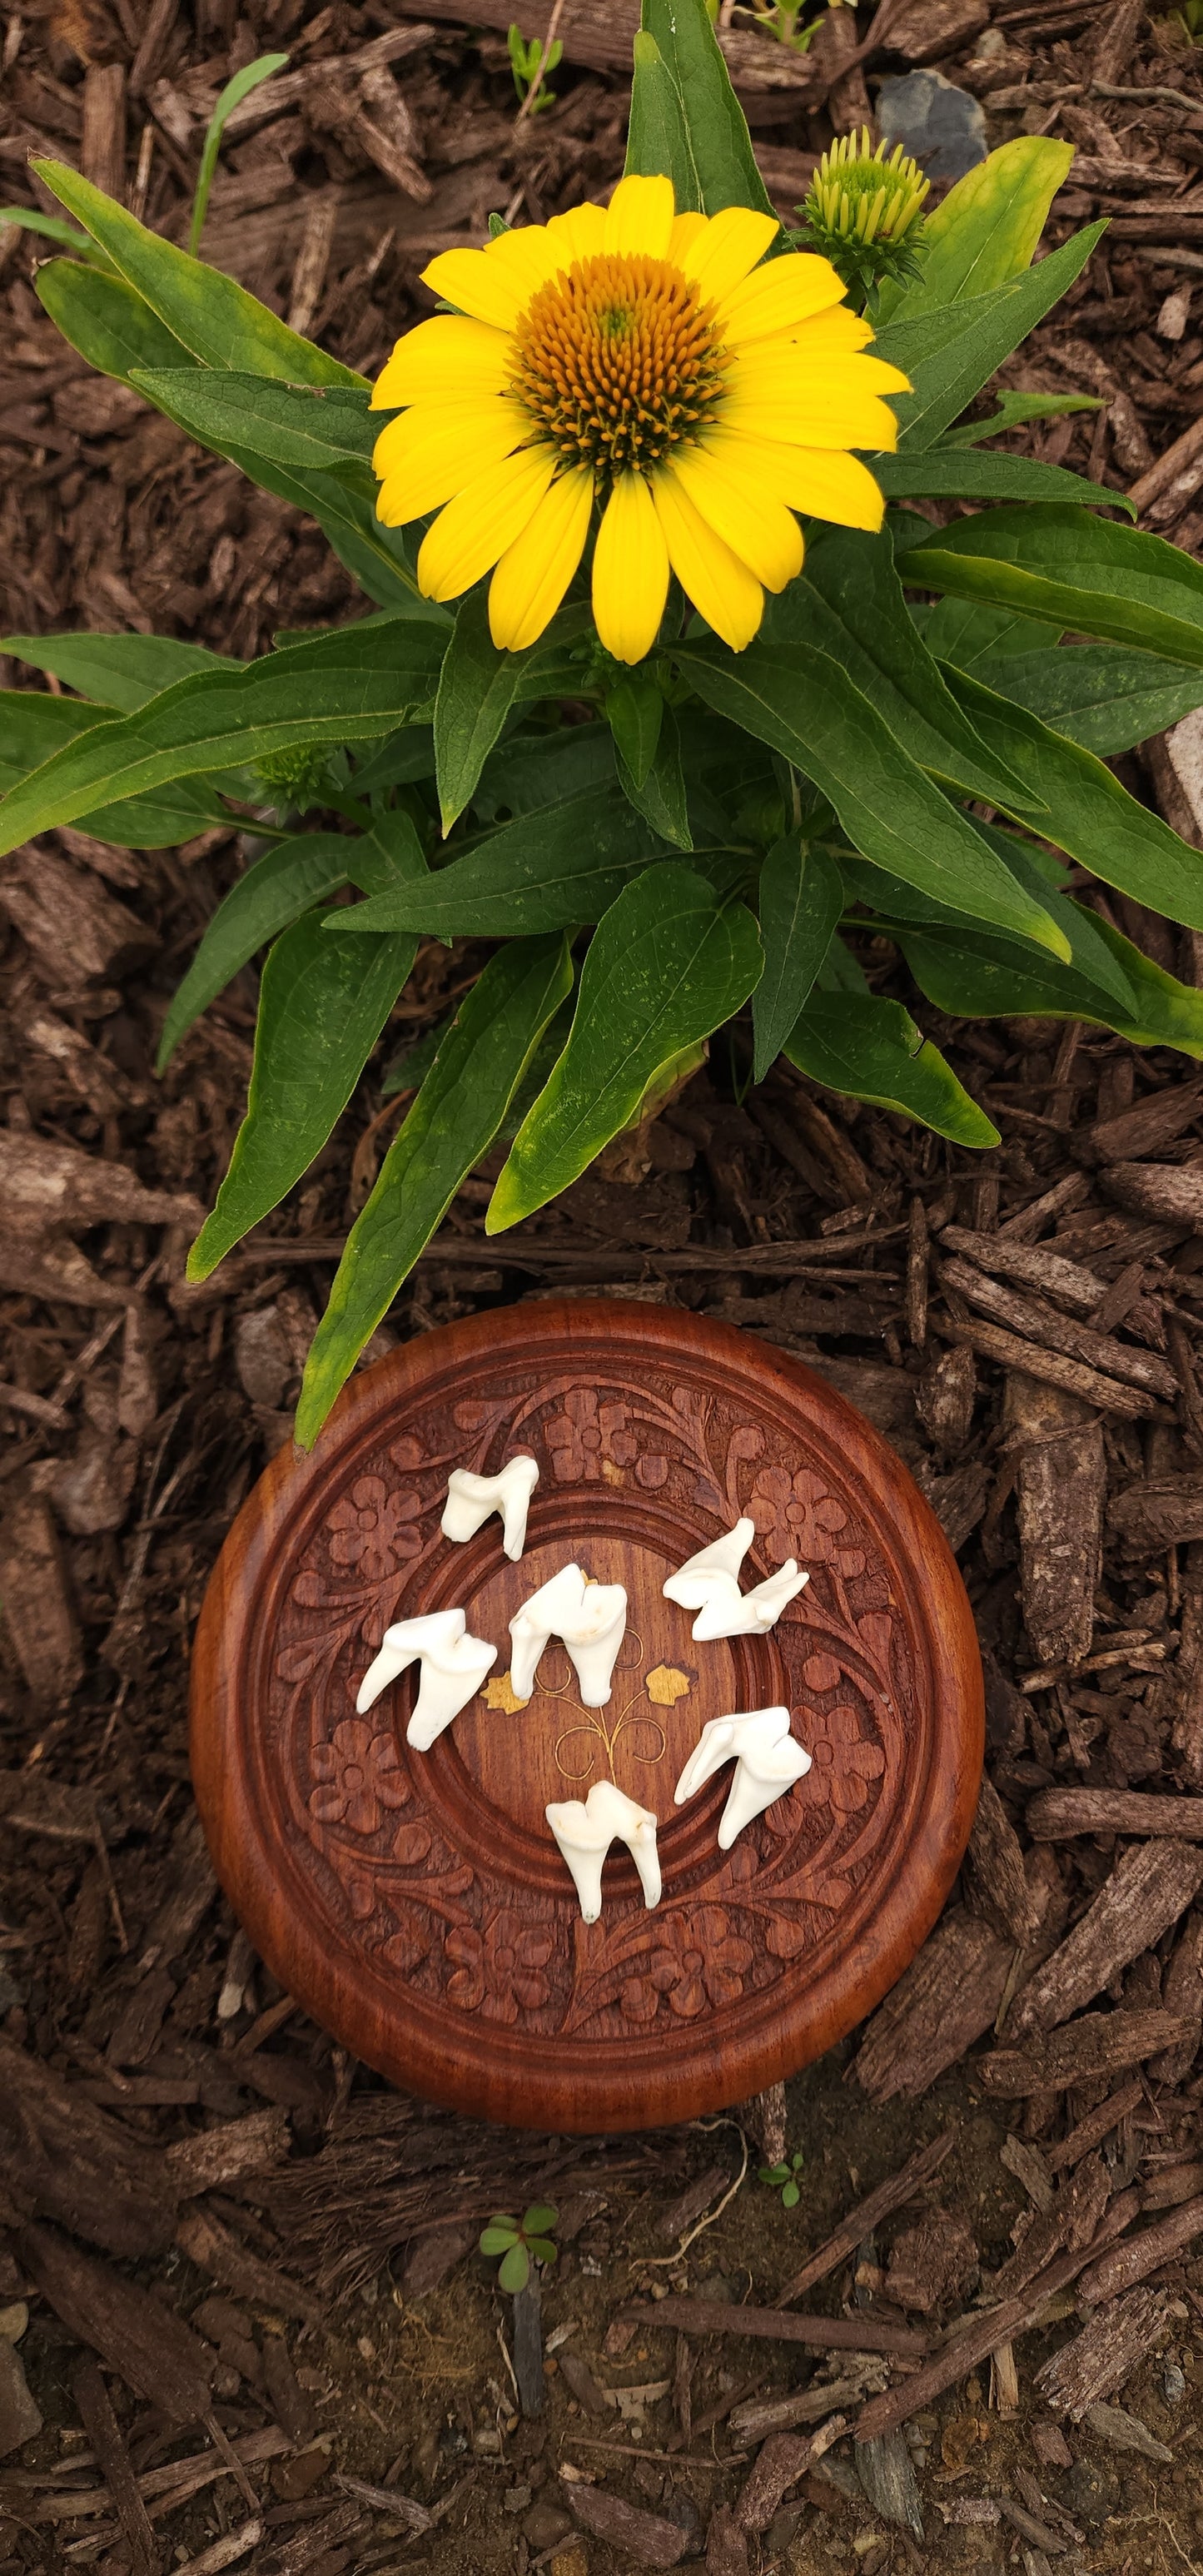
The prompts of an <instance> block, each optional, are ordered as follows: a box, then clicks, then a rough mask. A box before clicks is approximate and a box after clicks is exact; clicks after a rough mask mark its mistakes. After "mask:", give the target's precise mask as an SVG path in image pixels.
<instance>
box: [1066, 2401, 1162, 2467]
mask: <svg viewBox="0 0 1203 2576" xmlns="http://www.w3.org/2000/svg"><path fill="white" fill-rule="evenodd" d="M1083 2420H1084V2422H1085V2423H1087V2424H1089V2426H1090V2430H1091V2432H1092V2433H1093V2434H1094V2435H1095V2438H1096V2440H1098V2441H1100V2442H1108V2443H1110V2445H1111V2447H1112V2449H1113V2450H1116V2451H1138V2452H1139V2453H1140V2455H1141V2457H1142V2459H1146V2460H1161V2461H1165V2462H1168V2461H1170V2460H1172V2459H1173V2456H1174V2454H1173V2452H1172V2451H1171V2450H1170V2448H1169V2445H1168V2443H1166V2442H1159V2441H1158V2440H1157V2438H1156V2435H1155V2434H1153V2433H1150V2431H1149V2428H1148V2425H1147V2424H1142V2423H1141V2420H1140V2417H1139V2415H1129V2413H1128V2410H1127V2407H1126V2406H1107V2405H1105V2404H1104V2403H1103V2402H1102V2401H1101V2400H1098V2401H1097V2402H1096V2403H1095V2404H1094V2405H1093V2406H1088V2407H1087V2409H1086V2413H1085V2416H1084V2418H1083Z"/></svg>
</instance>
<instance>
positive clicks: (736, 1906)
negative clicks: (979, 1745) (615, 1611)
mask: <svg viewBox="0 0 1203 2576" xmlns="http://www.w3.org/2000/svg"><path fill="white" fill-rule="evenodd" d="M605 1367H606V1364H605V1361H604V1360H602V1359H599V1363H598V1368H599V1371H600V1375H599V1374H597V1373H594V1374H591V1375H590V1376H589V1377H588V1378H586V1377H585V1376H583V1375H582V1374H581V1373H579V1372H577V1373H565V1374H564V1375H562V1376H560V1377H557V1378H555V1379H554V1380H552V1381H550V1382H548V1381H547V1380H546V1379H543V1380H541V1382H540V1384H539V1387H538V1391H537V1392H535V1391H532V1389H531V1387H530V1384H529V1377H528V1376H527V1377H523V1375H522V1372H521V1371H520V1370H519V1369H518V1367H517V1365H516V1364H515V1363H512V1362H510V1363H507V1364H506V1365H504V1366H503V1367H502V1369H501V1370H500V1372H499V1374H500V1376H501V1377H502V1379H503V1380H504V1379H505V1378H506V1377H507V1376H508V1378H509V1379H510V1381H511V1383H510V1384H509V1385H508V1387H506V1389H505V1391H504V1392H501V1393H498V1394H496V1395H490V1396H489V1398H488V1399H484V1400H467V1399H465V1400H461V1401H460V1402H458V1403H456V1404H455V1405H454V1406H453V1408H452V1420H453V1422H454V1425H455V1432H456V1437H455V1440H454V1443H453V1445H452V1446H451V1447H448V1446H447V1445H446V1400H445V1397H444V1396H443V1395H442V1394H441V1393H440V1391H439V1390H437V1389H431V1390H429V1391H427V1392H426V1393H425V1394H423V1395H422V1396H420V1397H419V1398H418V1400H417V1402H416V1403H415V1404H414V1405H413V1406H412V1407H411V1408H410V1409H409V1410H407V1414H406V1427H405V1430H404V1432H403V1433H400V1432H399V1433H398V1435H397V1436H396V1437H394V1438H392V1439H391V1440H389V1439H388V1438H386V1437H381V1439H380V1440H379V1441H378V1443H377V1446H376V1448H375V1449H374V1450H373V1451H372V1452H371V1454H370V1455H369V1456H368V1458H367V1460H366V1463H365V1460H364V1458H363V1457H358V1458H356V1459H355V1460H353V1461H348V1462H347V1464H346V1465H345V1467H344V1469H343V1480H342V1483H341V1487H340V1489H339V1490H338V1491H336V1492H335V1493H334V1494H333V1496H332V1499H331V1501H330V1504H329V1506H328V1508H327V1509H326V1511H325V1513H324V1515H323V1518H322V1521H321V1523H320V1525H319V1527H318V1529H317V1530H316V1532H315V1535H314V1537H313V1538H312V1539H311V1541H310V1543H309V1545H308V1547H307V1549H306V1550H305V1553H304V1555H303V1557H302V1560H301V1562H300V1565H299V1567H298V1570H297V1571H296V1573H295V1574H294V1576H293V1579H292V1582H291V1584H290V1587H289V1591H288V1595H287V1600H286V1601H284V1602H283V1603H282V1605H281V1611H280V1617H279V1624H278V1633H277V1635H276V1637H275V1638H273V1639H272V1640H271V1649H272V1651H271V1672H272V1686H271V1692H270V1701H269V1708H268V1712H267V1718H266V1723H267V1726H268V1729H269V1733H270V1734H271V1736H272V1737H273V1738H274V1742H273V1745H272V1753H273V1759H272V1760H271V1762H270V1764H269V1766H268V1770H269V1776H270V1778H271V1780H272V1783H273V1788H274V1789H275V1791H276V1793H277V1794H278V1796H279V1797H280V1799H281V1800H282V1801H284V1802H285V1804H284V1806H283V1809H282V1812H281V1815H280V1818H279V1821H280V1823H281V1825H282V1826H283V1829H284V1832H285V1834H286V1837H287V1839H288V1842H289V1844H290V1847H291V1848H292V1850H293V1852H294V1854H299V1855H300V1856H301V1866H302V1869H303V1872H304V1874H305V1876H306V1879H307V1882H308V1886H309V1890H310V1894H311V1899H312V1904H313V1908H314V1916H315V1919H317V1920H320V1919H322V1918H323V1917H324V1918H325V1919H327V1920H329V1921H330V1923H331V1925H332V1932H333V1934H334V1935H335V1936H337V1937H338V1938H340V1939H343V1940H345V1939H347V1938H348V1937H350V1938H351V1939H353V1941H354V1942H355V1944H356V1946H357V1947H359V1948H360V1949H361V1950H362V1951H364V1952H365V1953H366V1954H369V1955H371V1956H372V1957H373V1958H374V1960H375V1962H376V1964H377V1965H378V1966H381V1967H383V1969H384V1970H386V1971H387V1972H389V1973H390V1974H392V1975H393V1976H395V1977H396V1979H397V1981H398V1984H399V1986H402V1987H408V1988H409V1989H410V1990H411V1991H412V1992H413V1993H414V1994H415V1996H418V1995H420V1996H421V1997H423V1998H424V1999H425V2000H426V2002H427V2003H428V2004H431V2003H436V2004H438V2005H439V2006H440V2007H449V2008H450V2009H451V2010H452V2011H460V2012H464V2013H470V2014H474V2015H483V2016H484V2017H485V2018H487V2019H492V2020H494V2021H496V2022H500V2023H503V2024H506V2025H509V2026H519V2027H521V2028H523V2029H526V2030H528V2031H530V2032H531V2033H533V2034H538V2035H539V2036H541V2037H544V2038H546V2037H549V2036H552V2035H554V2034H559V2035H560V2037H561V2038H562V2039H565V2040H568V2039H576V2038H578V2037H581V2038H583V2037H585V2036H587V2035H591V2034H599V2033H603V2032H604V2033H606V2034H607V2035H609V2036H615V2035H617V2034H619V2033H621V2032H623V2031H626V2030H630V2029H631V2028H632V2027H634V2028H636V2029H638V2030H639V2031H641V2032H645V2033H650V2032H651V2030H652V2029H653V2027H654V2025H655V2024H656V2023H657V2021H659V2023H660V2025H661V2028H663V2029H667V2028H668V2027H671V2026H672V2025H674V2024H676V2023H678V2022H686V2023H687V2022H689V2021H692V2020H695V2019H697V2018H698V2017H700V2016H702V2015H708V2016H709V2017H710V2018H711V2020H713V2018H714V2017H715V2016H718V2017H720V2018H721V2016H722V2014H723V2013H724V2012H725V2011H726V2010H728V2009H729V2008H730V2007H732V2006H734V2005H736V2004H738V2003H739V2002H740V2001H741V1998H744V1997H746V1996H748V1995H750V1994H755V1995H759V1994H761V1993H763V1992H764V1991H765V1990H766V1989H769V1988H771V1987H773V1986H774V1985H775V1984H777V1983H779V1981H780V1980H782V1979H783V1978H788V1977H789V1975H790V1973H791V1970H792V1969H794V1967H795V1963H797V1962H798V1961H799V1960H801V1959H802V1958H803V1956H804V1955H805V1956H806V1957H807V1961H808V1968H809V1967H812V1966H813V1963H814V1954H815V1952H816V1951H817V1950H823V1951H826V1950H827V1949H828V1947H829V1945H830V1943H831V1942H832V1941H833V1940H835V1939H838V1935H839V1918H840V1916H841V1913H842V1912H843V1911H844V1909H845V1908H846V1907H847V1906H848V1905H849V1903H850V1902H851V1900H852V1897H853V1894H854V1892H856V1891H859V1890H861V1889H862V1888H863V1886H864V1882H865V1880H866V1879H867V1878H868V1877H869V1876H870V1875H871V1874H872V1872H873V1869H874V1865H875V1860H876V1858H877V1855H878V1853H879V1851H880V1848H881V1844H882V1839H883V1835H884V1834H885V1833H886V1832H887V1830H888V1824H889V1819H890V1816H891V1813H892V1810H893V1808H894V1806H895V1802H896V1792H897V1786H898V1779H899V1774H900V1768H901V1764H902V1761H903V1758H904V1752H905V1747H906V1742H907V1739H908V1736H909V1735H910V1734H911V1733H912V1730H913V1720H914V1710H915V1687H916V1680H915V1670H914V1658H913V1653H912V1648H911V1643H910V1639H909V1637H908V1633H907V1623H906V1620H905V1618H904V1617H902V1616H900V1615H899V1605H898V1604H897V1603H895V1602H894V1601H892V1599H891V1597H890V1590H889V1579H888V1574H887V1570H886V1565H885V1561H884V1559H883V1557H882V1554H881V1550H880V1547H879V1545H878V1543H877V1540H876V1537H875V1534H874V1532H873V1530H872V1529H871V1528H870V1526H869V1525H868V1524H867V1522H866V1521H864V1519H863V1518H861V1517H860V1515H859V1514H858V1512H857V1510H856V1508H855V1506H854V1505H853V1504H852V1503H851V1502H850V1501H849V1500H848V1499H847V1498H845V1497H844V1496H842V1495H840V1494H839V1493H838V1492H835V1491H833V1490H832V1479H831V1478H830V1477H828V1476H825V1475H823V1474H822V1473H819V1472H816V1471H815V1470H814V1469H812V1468H811V1467H809V1466H808V1465H807V1464H806V1463H805V1462H804V1461H803V1462H802V1463H800V1452H799V1440H798V1432H797V1428H796V1424H794V1425H790V1426H789V1427H788V1428H786V1427H785V1426H784V1425H782V1424H780V1423H778V1422H776V1421H775V1420H774V1419H773V1418H772V1415H771V1413H770V1411H769V1410H768V1408H767V1406H762V1407H759V1408H757V1410H756V1414H755V1418H754V1419H752V1420H749V1419H747V1418H746V1414H747V1408H746V1406H745V1408H744V1418H739V1416H738V1412H737V1407H736V1404H735V1401H734V1399H733V1396H732V1394H731V1392H730V1391H729V1389H728V1388H727V1387H726V1386H725V1385H722V1386H720V1387H718V1388H717V1389H716V1388H711V1389H709V1390H704V1389H702V1388H700V1387H695V1386H690V1385H686V1384H684V1383H681V1382H680V1380H679V1378H677V1377H676V1376H674V1373H673V1372H672V1371H671V1370H669V1369H664V1370H661V1371H655V1370H653V1371H651V1372H649V1378H648V1380H647V1382H645V1383H643V1384H641V1386H640V1387H639V1390H638V1392H637V1393H632V1391H631V1390H630V1388H629V1387H623V1386H617V1385H614V1384H613V1383H611V1382H610V1381H609V1380H608V1378H607V1376H606V1374H605ZM427 1415H437V1416H438V1417H439V1428H440V1433H441V1440H442V1445H440V1441H439V1439H438V1438H436V1437H435V1436H434V1426H433V1424H431V1425H430V1426H429V1433H430V1436H429V1437H428V1436H427V1425H426V1423H425V1419H424V1417H426V1416H427ZM519 1448H526V1449H530V1450H531V1451H532V1452H533V1453H534V1455H535V1456H537V1457H538V1459H539V1462H540V1470H541V1483H540V1488H539V1492H540V1494H541V1495H542V1494H545V1493H546V1492H547V1491H549V1490H550V1491H555V1492H558V1493H562V1494H563V1495H564V1496H565V1498H566V1499H567V1498H568V1497H569V1496H570V1495H571V1493H572V1492H573V1490H574V1489H578V1488H590V1487H591V1488H593V1489H594V1493H595V1494H596V1489H597V1488H598V1487H599V1486H609V1487H612V1488H615V1489H626V1490H628V1491H632V1490H634V1491H637V1490H638V1489H640V1488H642V1489H643V1490H644V1491H645V1492H646V1493H647V1494H648V1496H649V1498H650V1497H651V1496H652V1495H653V1494H655V1495H658V1496H663V1497H664V1499H665V1500H666V1501H667V1502H668V1503H670V1505H671V1507H672V1510H673V1512H674V1515H675V1516H676V1517H678V1518H679V1522H680V1526H681V1528H682V1531H683V1532H684V1533H685V1534H686V1535H685V1538H684V1541H683V1545H682V1554H685V1553H688V1552H689V1551H690V1550H692V1549H693V1548H694V1547H697V1546H701V1545H704V1544H705V1543H706V1542H707V1541H708V1540H709V1539H710V1538H713V1537H714V1536H716V1535H717V1533H718V1531H719V1530H720V1529H721V1528H725V1527H727V1526H729V1525H730V1523H731V1522H732V1521H734V1520H735V1519H737V1518H738V1517H739V1516H740V1514H741V1513H744V1512H748V1513H750V1514H751V1516H752V1518H753V1519H754V1520H755V1522H756V1525H757V1532H758V1548H757V1553H758V1554H759V1555H761V1556H763V1558H765V1559H767V1560H768V1562H769V1564H770V1565H775V1564H779V1563H780V1562H781V1561H782V1560H783V1559H784V1558H785V1557H786V1556H787V1555H791V1554H793V1555H796V1556H797V1557H798V1559H799V1561H800V1562H801V1563H802V1564H803V1565H808V1566H809V1568H810V1572H811V1580H810V1583H809V1585H808V1586H807V1589H806V1591H805V1592H804V1593H803V1594H802V1595H801V1596H800V1597H799V1600H798V1602H797V1603H796V1604H795V1605H792V1607H791V1610H790V1611H789V1612H787V1614H786V1617H785V1618H784V1619H783V1620H782V1621H781V1622H780V1624H779V1626H778V1628H777V1629H776V1630H775V1631H774V1639H775V1643H776V1644H777V1646H778V1648H779V1650H780V1652H781V1654H782V1658H783V1660H784V1662H785V1664H786V1666H787V1670H788V1672H789V1696H790V1700H791V1705H792V1706H793V1707H794V1708H795V1711H797V1710H798V1709H799V1708H800V1707H802V1708H804V1711H805V1715H804V1718H803V1721H802V1723H801V1725H800V1726H799V1730H798V1731H799V1733H800V1735H801V1736H802V1739H803V1740H804V1742H805V1743H806V1745H807V1748H808V1750H810V1752H811V1753H812V1754H813V1756H814V1769H813V1770H812V1771H811V1772H810V1773H809V1774H808V1776H807V1778H806V1780H805V1781H804V1782H802V1783H801V1784H800V1785H799V1789H797V1790H795V1791H793V1792H792V1793H791V1794H790V1795H789V1796H787V1797H785V1798H782V1799H780V1800H779V1801H778V1802H777V1803H776V1805H775V1806H773V1807H771V1808H770V1809H769V1810H768V1811H767V1813H765V1814H764V1815H762V1816H761V1817H759V1818H758V1819H757V1820H756V1822H755V1823H754V1824H753V1825H751V1826H750V1827H748V1828H747V1829H746V1830H745V1832H744V1833H743V1834H742V1835H741V1836H740V1838H739V1840H738V1842H737V1843H736V1844H735V1845H734V1847H733V1849H732V1850H731V1851H730V1852H729V1853H721V1852H719V1851H718V1850H717V1848H715V1849H714V1851H713V1853H712V1856H711V1859H710V1862H709V1865H708V1866H707V1867H706V1868H705V1869H704V1870H703V1871H702V1873H701V1875H700V1876H699V1873H698V1870H697V1868H696V1867H693V1868H691V1870H690V1871H689V1873H688V1884H683V1885H679V1886H677V1887H674V1885H673V1873H672V1869H671V1866H666V1871H665V1893H664V1897H663V1900H662V1902H661V1904H660V1906H659V1908H658V1909H657V1910H656V1911H655V1912H652V1913H649V1912H647V1911H646V1910H645V1909H644V1907H643V1906H642V1904H641V1903H638V1902H631V1903H624V1902H622V1901H621V1900H620V1899H615V1900H612V1901H608V1903H607V1908H606V1912H605V1914H604V1915H603V1918H602V1921H601V1922H600V1923H598V1924H596V1925H594V1926H592V1927H586V1926H585V1925H584V1924H583V1923H582V1922H581V1920H580V1917H579V1913H578V1912H577V1909H576V1903H575V1897H574V1894H573V1890H572V1888H571V1885H570V1883H569V1881H568V1877H567V1872H565V1886H564V1892H563V1894H562V1895H559V1894H553V1893H551V1892H550V1891H546V1890H544V1889H542V1888H538V1887H531V1886H530V1885H528V1884H526V1883H522V1884H521V1885H518V1884H517V1883H516V1882H509V1883H507V1882H506V1880H505V1878H504V1875H503V1874H502V1873H503V1871H504V1834H502V1835H501V1836H500V1837H499V1844H498V1850H499V1871H498V1875H497V1876H496V1877H495V1878H493V1879H492V1880H491V1881H489V1882H488V1883H486V1881H485V1880H484V1878H483V1876H482V1874H481V1873H480V1872H479V1871H478V1869H477V1868H475V1867H474V1866H473V1865H472V1864H471V1863H469V1862H467V1861H465V1859H464V1858H463V1856H462V1854H460V1853H457V1852H455V1851H453V1850H452V1849H450V1848H449V1846H448V1842H447V1839H446V1835H445V1832H444V1829H443V1826H442V1823H441V1820H440V1818H439V1816H438V1814H437V1813H436V1812H435V1811H434V1809H433V1807H432V1806H431V1805H428V1804H427V1802H426V1799H425V1798H424V1795H423V1787H422V1772H423V1757H422V1756H417V1757H415V1758H413V1759H411V1758H410V1757H409V1756H408V1755H407V1754H405V1753H403V1752H399V1750H398V1747H397V1744H396V1741H395V1738H394V1736H393V1734H392V1732H391V1729H390V1723H389V1719H388V1716H387V1714H384V1713H382V1711H381V1710H379V1709H377V1710H374V1711H373V1712H372V1713H371V1715H370V1716H369V1717H366V1718H356V1717H355V1716H354V1683H355V1680H356V1678H357V1677H358V1675H359V1674H360V1673H361V1672H362V1670H363V1668H364V1666H365V1664H366V1662H367V1661H368V1660H370V1657H371V1655H372V1654H373V1653H374V1652H375V1650H376V1648H377V1646H378V1645H379V1643H380V1639H381V1636H382V1635H383V1632H384V1629H385V1628H386V1627H387V1626H388V1624H389V1622H390V1620H392V1619H393V1618H394V1617H396V1616H397V1615H398V1614H399V1612H400V1611H401V1605H402V1604H403V1603H404V1604H406V1605H408V1604H410V1603H412V1602H416V1601H417V1600H418V1599H420V1598H421V1587H422V1582H423V1578H424V1577H425V1576H426V1575H427V1574H428V1571H429V1569H430V1567H431V1564H432V1560H433V1559H434V1557H435V1555H436V1552H437V1551H438V1550H440V1549H441V1548H443V1547H444V1546H445V1544H446V1543H445V1542H444V1541H443V1540H442V1538H441V1536H440V1532H439V1526H438V1524H439V1519H440V1515H441V1512H442V1506H443V1500H444V1496H445V1490H446V1479H447V1474H448V1471H449V1469H450V1468H451V1467H452V1466H469V1467H472V1468H474V1469H475V1470H476V1471H477V1472H480V1473H489V1472H493V1471H495V1469H496V1468H497V1467H498V1466H499V1465H500V1464H501V1463H502V1461H503V1458H504V1457H505V1456H508V1455H512V1454H513V1452H514V1451H515V1450H516V1449H519ZM582 1499H584V1497H583V1496H582ZM498 1723H499V1724H504V1723H506V1720H505V1719H504V1718H499V1719H498ZM681 1875H682V1876H684V1875H685V1873H681Z"/></svg>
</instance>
